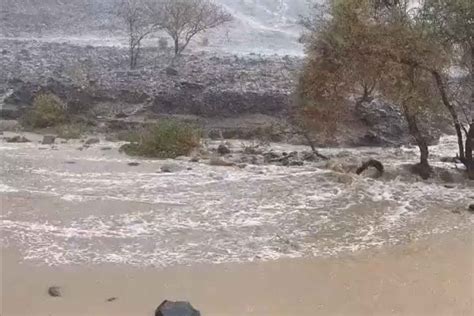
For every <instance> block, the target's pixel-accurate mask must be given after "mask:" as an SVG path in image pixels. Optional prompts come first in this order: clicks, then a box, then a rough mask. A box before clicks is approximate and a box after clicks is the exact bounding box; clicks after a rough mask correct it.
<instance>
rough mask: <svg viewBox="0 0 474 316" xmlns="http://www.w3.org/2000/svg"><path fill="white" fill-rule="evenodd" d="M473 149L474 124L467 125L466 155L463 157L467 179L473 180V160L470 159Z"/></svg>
mask: <svg viewBox="0 0 474 316" xmlns="http://www.w3.org/2000/svg"><path fill="white" fill-rule="evenodd" d="M473 147H474V122H471V124H470V125H469V131H468V133H467V136H466V154H465V157H464V161H463V163H464V165H465V166H466V168H467V174H468V177H469V179H471V180H474V159H473V157H472V150H473Z"/></svg>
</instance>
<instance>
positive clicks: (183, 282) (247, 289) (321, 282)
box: [0, 228, 474, 316]
mask: <svg viewBox="0 0 474 316" xmlns="http://www.w3.org/2000/svg"><path fill="white" fill-rule="evenodd" d="M473 240H474V235H473V230H472V228H471V229H464V230H457V231H454V232H451V233H448V234H441V235H436V236H431V237H430V238H427V239H423V240H420V241H416V242H410V243H407V244H404V245H400V246H396V247H384V248H381V249H379V250H370V251H361V252H358V253H356V254H353V255H350V256H347V255H344V256H341V257H336V258H328V259H286V260H278V261H273V262H266V263H262V262H255V263H247V264H221V265H207V264H204V265H192V266H189V267H179V266H178V267H170V268H166V269H157V268H134V267H130V266H127V265H111V264H106V265H98V266H88V265H86V266H61V267H54V268H52V267H45V266H35V265H31V263H27V262H22V260H21V258H20V257H19V256H18V253H17V252H16V251H15V249H5V248H4V249H3V251H2V272H3V273H2V302H1V306H0V310H2V315H6V316H10V315H11V316H20V315H25V316H26V315H37V316H42V315H53V316H54V315H65V316H73V315H74V316H75V315H102V316H107V315H124V316H125V315H151V314H152V313H153V310H154V309H155V308H156V306H157V305H159V303H160V302H161V300H163V299H165V298H168V299H186V300H190V301H192V302H193V304H194V305H196V307H197V308H199V309H200V310H201V312H202V313H203V315H209V316H213V315H215V316H234V315H235V316H238V315H239V316H240V315H259V316H261V315H272V316H279V315H281V316H286V315H295V314H298V315H308V316H309V315H352V316H353V315H369V314H370V315H439V316H441V315H458V316H459V315H472V313H473V312H474V308H473V301H474V291H473V289H472V284H473V282H474V279H473V270H472V265H473V264H474V262H473V256H472V254H473V251H474V248H473V245H474V244H473ZM51 285H57V286H61V290H62V293H63V297H61V298H52V297H49V296H48V294H47V288H48V287H49V286H51ZM111 297H116V298H117V300H115V301H113V302H107V299H108V298H111Z"/></svg>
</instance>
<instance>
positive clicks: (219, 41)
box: [0, 0, 306, 55]
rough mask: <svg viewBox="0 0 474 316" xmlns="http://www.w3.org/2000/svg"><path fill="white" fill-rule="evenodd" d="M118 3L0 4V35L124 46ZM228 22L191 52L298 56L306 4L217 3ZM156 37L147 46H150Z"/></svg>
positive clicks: (294, 0)
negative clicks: (301, 17)
mask: <svg viewBox="0 0 474 316" xmlns="http://www.w3.org/2000/svg"><path fill="white" fill-rule="evenodd" d="M119 2H120V0H61V1H60V0H2V5H1V6H0V16H1V17H2V18H1V19H0V34H1V35H2V36H3V37H9V38H12V37H27V38H42V39H43V40H49V41H73V42H76V43H77V42H80V43H87V44H95V45H104V43H107V44H108V45H126V43H127V39H126V36H125V33H124V31H125V29H124V27H125V26H124V25H122V23H121V21H120V20H118V19H117V17H116V16H115V14H114V11H116V8H117V5H118V3H119ZM217 2H219V3H221V4H222V5H223V6H224V7H225V8H226V9H227V10H228V11H229V12H230V13H231V14H232V15H233V16H234V20H233V22H231V23H229V24H227V25H224V26H222V27H220V28H219V29H216V30H213V31H211V32H208V33H207V34H204V35H202V36H201V39H202V38H203V37H206V38H207V39H208V40H209V45H206V46H205V47H203V46H202V45H199V43H200V42H202V41H201V39H198V40H197V41H196V42H194V45H191V48H192V49H194V50H206V51H213V52H227V53H228V52H232V53H236V52H238V53H251V52H253V53H266V54H274V53H278V54H281V55H285V54H290V55H302V52H303V51H302V46H301V45H300V44H299V43H298V37H299V34H300V28H299V27H298V25H297V20H298V17H299V15H301V14H303V13H304V12H305V9H306V0H291V1H290V0H239V1H237V0H219V1H217ZM160 36H163V34H162V35H160V34H157V35H156V37H155V39H152V40H150V41H149V42H148V45H152V46H153V45H154V46H156V38H157V37H160Z"/></svg>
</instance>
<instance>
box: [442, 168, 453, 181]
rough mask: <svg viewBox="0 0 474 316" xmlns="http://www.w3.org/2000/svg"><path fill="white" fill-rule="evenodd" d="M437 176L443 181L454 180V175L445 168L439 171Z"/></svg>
mask: <svg viewBox="0 0 474 316" xmlns="http://www.w3.org/2000/svg"><path fill="white" fill-rule="evenodd" d="M439 178H440V179H441V180H442V181H444V182H448V183H449V182H454V177H453V175H452V174H451V173H450V172H449V171H447V170H442V171H441V172H440V173H439Z"/></svg>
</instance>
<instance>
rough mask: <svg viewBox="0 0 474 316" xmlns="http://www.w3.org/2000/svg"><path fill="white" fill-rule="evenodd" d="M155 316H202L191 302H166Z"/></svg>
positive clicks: (159, 307)
mask: <svg viewBox="0 0 474 316" xmlns="http://www.w3.org/2000/svg"><path fill="white" fill-rule="evenodd" d="M155 316H201V313H200V312H199V311H198V310H196V309H195V308H194V307H193V306H192V305H191V304H190V303H189V302H171V301H164V302H163V303H161V305H160V306H158V308H157V309H156V311H155Z"/></svg>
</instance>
